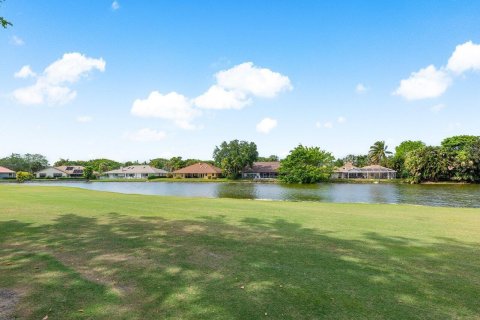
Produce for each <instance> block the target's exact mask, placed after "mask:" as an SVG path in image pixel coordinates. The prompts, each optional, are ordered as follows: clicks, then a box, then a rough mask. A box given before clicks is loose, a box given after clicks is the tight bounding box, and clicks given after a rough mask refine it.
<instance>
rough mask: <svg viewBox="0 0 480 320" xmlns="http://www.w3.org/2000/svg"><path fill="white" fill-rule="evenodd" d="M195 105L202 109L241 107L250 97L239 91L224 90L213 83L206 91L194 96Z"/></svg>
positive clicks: (247, 102)
mask: <svg viewBox="0 0 480 320" xmlns="http://www.w3.org/2000/svg"><path fill="white" fill-rule="evenodd" d="M194 102H195V105H196V106H198V107H199V108H203V109H217V110H220V109H242V108H243V107H244V106H246V105H248V104H250V103H251V99H249V98H247V96H246V95H245V94H244V93H243V92H240V91H233V90H226V89H225V88H223V87H220V86H218V85H213V86H211V87H210V89H208V91H207V92H205V93H204V94H202V95H201V96H199V97H197V98H195V100H194Z"/></svg>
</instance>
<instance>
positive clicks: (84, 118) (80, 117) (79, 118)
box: [77, 116, 93, 123]
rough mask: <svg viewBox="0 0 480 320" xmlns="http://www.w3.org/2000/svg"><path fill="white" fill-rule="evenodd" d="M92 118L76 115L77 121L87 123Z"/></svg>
mask: <svg viewBox="0 0 480 320" xmlns="http://www.w3.org/2000/svg"><path fill="white" fill-rule="evenodd" d="M92 120H93V118H92V117H90V116H78V117H77V122H79V123H87V122H92Z"/></svg>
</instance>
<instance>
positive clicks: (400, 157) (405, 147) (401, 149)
mask: <svg viewBox="0 0 480 320" xmlns="http://www.w3.org/2000/svg"><path fill="white" fill-rule="evenodd" d="M423 147H425V143H424V142H423V141H419V140H418V141H412V140H406V141H403V142H402V143H400V144H399V145H398V146H397V147H396V148H395V155H394V156H393V158H392V165H393V169H395V170H396V171H397V177H399V178H408V176H409V171H408V170H406V169H405V159H406V157H407V154H408V153H409V152H412V151H414V150H417V149H420V148H423Z"/></svg>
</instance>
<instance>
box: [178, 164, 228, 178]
mask: <svg viewBox="0 0 480 320" xmlns="http://www.w3.org/2000/svg"><path fill="white" fill-rule="evenodd" d="M173 175H174V177H176V178H205V179H216V178H219V177H220V176H221V175H222V169H220V168H217V167H215V166H214V165H211V164H208V163H195V164H192V165H191V166H188V167H185V168H182V169H179V170H177V171H174V172H173Z"/></svg>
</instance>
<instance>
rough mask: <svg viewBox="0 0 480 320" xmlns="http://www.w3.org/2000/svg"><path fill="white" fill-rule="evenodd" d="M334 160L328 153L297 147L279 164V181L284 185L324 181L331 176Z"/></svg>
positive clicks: (311, 148)
mask: <svg viewBox="0 0 480 320" xmlns="http://www.w3.org/2000/svg"><path fill="white" fill-rule="evenodd" d="M334 160H335V158H334V157H333V156H332V154H331V153H330V152H326V151H324V150H321V149H320V148H318V147H304V146H302V145H299V146H297V147H296V148H295V149H293V150H292V151H290V154H289V155H288V156H287V157H286V158H285V159H283V160H282V161H281V162H280V168H279V174H280V180H282V181H283V182H286V183H316V182H319V181H326V180H328V179H329V178H330V176H331V174H332V171H333V162H334Z"/></svg>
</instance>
